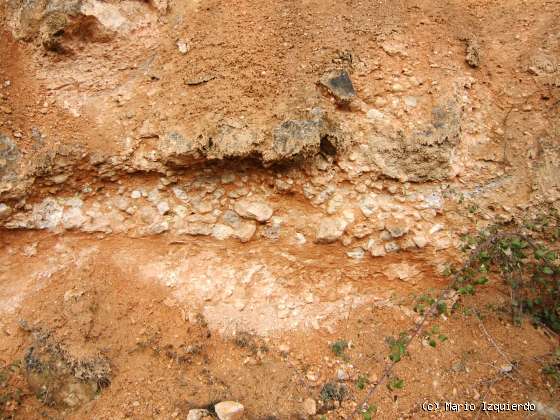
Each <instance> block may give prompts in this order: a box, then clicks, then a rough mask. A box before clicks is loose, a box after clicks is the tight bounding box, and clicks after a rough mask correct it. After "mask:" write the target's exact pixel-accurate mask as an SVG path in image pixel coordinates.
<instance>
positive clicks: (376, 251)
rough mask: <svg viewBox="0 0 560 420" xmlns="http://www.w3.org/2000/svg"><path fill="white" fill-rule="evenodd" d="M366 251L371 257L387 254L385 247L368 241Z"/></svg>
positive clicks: (371, 240)
mask: <svg viewBox="0 0 560 420" xmlns="http://www.w3.org/2000/svg"><path fill="white" fill-rule="evenodd" d="M367 249H368V251H369V253H370V254H371V256H372V257H383V256H385V255H386V254H387V252H386V251H385V247H384V246H383V245H380V244H378V243H376V242H375V241H374V240H373V239H370V240H369V242H368V244H367Z"/></svg>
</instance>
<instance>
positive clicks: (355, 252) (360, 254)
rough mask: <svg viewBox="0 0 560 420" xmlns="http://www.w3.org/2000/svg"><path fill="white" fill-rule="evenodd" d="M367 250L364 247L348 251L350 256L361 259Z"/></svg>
mask: <svg viewBox="0 0 560 420" xmlns="http://www.w3.org/2000/svg"><path fill="white" fill-rule="evenodd" d="M364 254H365V251H364V250H363V249H362V248H354V249H352V250H350V251H348V252H347V253H346V255H348V256H349V257H350V258H354V259H356V260H361V259H362V258H364Z"/></svg>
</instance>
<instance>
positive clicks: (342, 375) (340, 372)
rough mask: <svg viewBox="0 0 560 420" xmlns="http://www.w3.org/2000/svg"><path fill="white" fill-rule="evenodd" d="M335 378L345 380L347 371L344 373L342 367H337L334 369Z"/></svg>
mask: <svg viewBox="0 0 560 420" xmlns="http://www.w3.org/2000/svg"><path fill="white" fill-rule="evenodd" d="M336 378H337V379H338V380H339V381H341V382H342V381H347V380H348V373H346V371H345V370H344V369H342V368H341V369H338V370H337V371H336Z"/></svg>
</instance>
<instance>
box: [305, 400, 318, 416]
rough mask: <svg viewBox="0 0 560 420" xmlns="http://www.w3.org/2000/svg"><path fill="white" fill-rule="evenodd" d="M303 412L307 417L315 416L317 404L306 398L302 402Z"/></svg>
mask: <svg viewBox="0 0 560 420" xmlns="http://www.w3.org/2000/svg"><path fill="white" fill-rule="evenodd" d="M303 411H305V414H307V415H308V416H314V415H315V414H317V403H316V402H315V400H314V399H313V398H306V399H305V400H304V401H303Z"/></svg>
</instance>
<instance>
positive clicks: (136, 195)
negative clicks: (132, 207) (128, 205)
mask: <svg viewBox="0 0 560 420" xmlns="http://www.w3.org/2000/svg"><path fill="white" fill-rule="evenodd" d="M130 197H131V198H134V199H137V198H140V197H142V193H141V192H140V191H138V190H134V191H132V192H131V193H130Z"/></svg>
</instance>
